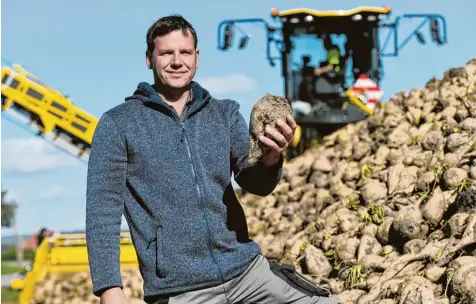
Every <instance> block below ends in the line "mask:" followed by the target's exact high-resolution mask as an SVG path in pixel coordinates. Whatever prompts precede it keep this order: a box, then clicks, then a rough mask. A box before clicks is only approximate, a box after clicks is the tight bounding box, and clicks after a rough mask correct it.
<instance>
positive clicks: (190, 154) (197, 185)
mask: <svg viewBox="0 0 476 304" xmlns="http://www.w3.org/2000/svg"><path fill="white" fill-rule="evenodd" d="M187 109H188V107H185V109H184V112H183V113H182V118H180V117H179V121H180V125H181V127H182V136H181V140H182V141H183V142H185V146H186V148H187V153H188V158H189V160H190V165H191V167H192V174H193V178H194V179H195V187H196V189H197V193H198V197H199V200H200V205H201V207H202V211H203V219H204V220H205V226H206V228H207V238H208V251H209V252H210V255H211V257H212V259H213V261H214V262H215V266H216V270H217V272H218V278H219V279H220V283H221V284H223V283H224V281H225V279H224V278H223V273H222V271H221V269H220V265H218V262H217V260H216V258H215V256H214V255H213V251H212V240H211V232H210V227H209V225H208V220H207V217H206V214H205V203H204V201H203V196H202V191H201V190H200V186H199V184H198V178H197V175H196V173H195V166H194V164H193V159H192V153H191V152H190V146H189V144H188V140H187V135H186V134H185V125H184V120H183V117H185V114H186V110H187ZM177 116H178V115H177Z"/></svg>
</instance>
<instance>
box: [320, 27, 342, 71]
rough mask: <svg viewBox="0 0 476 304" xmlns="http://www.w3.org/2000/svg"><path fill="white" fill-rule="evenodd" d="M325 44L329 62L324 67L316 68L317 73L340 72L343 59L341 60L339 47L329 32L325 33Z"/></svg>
mask: <svg viewBox="0 0 476 304" xmlns="http://www.w3.org/2000/svg"><path fill="white" fill-rule="evenodd" d="M323 36H324V37H323V46H324V48H325V49H326V52H327V58H326V61H327V64H326V65H325V66H323V67H318V68H316V69H315V75H316V76H320V75H322V74H325V73H329V72H332V71H334V72H337V73H338V72H340V70H341V61H340V58H341V56H340V51H339V47H338V46H336V45H334V44H333V43H332V41H331V37H330V36H329V35H327V34H324V35H323Z"/></svg>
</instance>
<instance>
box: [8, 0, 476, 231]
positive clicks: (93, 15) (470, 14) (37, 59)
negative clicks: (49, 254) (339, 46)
mask: <svg viewBox="0 0 476 304" xmlns="http://www.w3.org/2000/svg"><path fill="white" fill-rule="evenodd" d="M331 2H332V3H331ZM205 3H206V4H205ZM356 3H358V4H356ZM387 4H388V5H390V6H391V7H392V15H391V17H392V18H395V17H396V16H398V15H401V14H405V13H439V14H442V15H444V16H445V17H446V21H447V24H448V44H447V45H445V46H435V45H433V44H431V43H428V44H427V45H423V46H422V45H419V44H418V43H417V42H416V41H415V40H413V41H412V42H410V43H409V44H408V45H407V46H406V47H405V48H404V49H403V50H402V51H401V54H400V56H398V57H396V58H393V57H390V58H385V59H384V62H383V64H384V68H385V76H384V79H383V81H382V83H381V85H382V88H383V90H384V92H385V97H384V99H388V98H389V97H390V96H392V95H393V94H395V93H397V92H398V91H402V90H405V91H407V90H410V89H412V88H421V87H423V86H424V85H425V83H426V82H427V81H428V80H429V79H430V78H432V77H433V76H436V77H442V76H443V73H444V72H445V71H446V70H448V69H449V68H452V67H459V66H463V65H465V64H466V62H467V61H468V60H469V59H470V58H471V57H473V56H476V40H475V39H470V37H474V30H475V29H476V19H475V18H474V11H475V9H476V1H474V0H454V1H444V0H419V1H414V0H399V1H396V0H393V1H392V0H388V1H381V0H368V1H366V2H365V3H363V2H356V1H352V0H334V1H326V2H321V1H315V0H295V2H294V4H293V5H291V1H284V0H274V1H268V0H260V1H256V2H255V3H253V1H251V0H240V1H238V0H228V1H223V0H220V1H219V0H207V1H193V0H183V1H156V0H150V1H149V0H142V1H125V0H114V1H112V0H109V1H92V0H82V1H62V0H44V1H34V0H2V23H1V27H2V28H1V34H2V36H1V39H2V40H1V55H2V59H6V60H8V61H10V62H13V63H17V64H20V65H22V66H23V67H24V68H26V69H27V70H28V71H30V72H31V73H33V74H34V75H36V76H37V77H38V78H39V79H40V80H41V81H43V82H45V83H46V84H48V85H49V86H51V87H53V88H55V89H58V90H60V91H61V92H63V93H65V94H68V95H69V96H70V98H71V100H72V102H73V103H75V104H76V105H78V106H80V107H81V108H83V109H84V110H86V111H88V112H89V113H91V114H93V115H95V116H96V117H100V116H101V114H102V113H104V112H105V111H107V110H108V109H110V108H112V107H114V106H116V105H117V104H119V103H122V102H123V101H124V98H125V97H126V96H129V95H131V94H132V92H133V91H134V89H135V88H136V86H137V84H138V83H139V82H141V81H149V82H151V81H152V74H151V72H150V70H148V69H147V67H146V65H145V57H144V52H145V47H146V45H145V33H146V32H147V29H148V28H149V26H150V25H151V24H152V23H153V22H154V21H155V20H156V19H158V18H160V17H162V16H164V15H167V14H181V15H183V16H184V17H185V18H187V19H188V20H189V21H190V22H191V23H192V25H193V26H194V27H195V29H196V31H197V33H198V40H199V41H198V46H199V49H200V66H199V68H198V71H197V74H196V77H195V80H196V81H198V82H199V83H201V84H202V85H203V86H204V87H205V88H207V89H208V90H209V91H210V92H211V93H212V94H213V95H214V96H215V97H218V98H231V99H235V100H237V101H238V102H239V103H240V105H241V112H242V113H243V115H244V116H245V118H246V120H247V121H249V116H250V111H251V108H252V106H253V105H254V103H255V102H256V101H257V100H258V99H259V98H260V97H262V96H263V95H265V94H266V93H271V94H277V95H283V94H284V88H283V80H282V77H281V70H280V67H279V62H278V65H277V66H276V67H271V66H270V65H269V64H268V62H267V60H266V57H265V52H264V50H265V47H266V42H265V40H264V38H265V36H264V32H263V31H262V29H261V28H260V27H259V26H256V25H254V26H243V27H242V29H244V30H245V31H246V32H248V33H250V34H251V40H250V42H249V45H248V48H247V49H245V50H237V49H234V50H230V51H227V52H221V51H219V50H218V49H217V26H218V24H219V23H220V22H221V21H222V20H224V19H229V18H251V17H256V18H264V19H266V20H268V21H269V22H271V21H272V20H271V18H270V9H271V8H273V7H275V8H277V9H279V10H284V9H291V8H297V7H305V8H311V9H318V10H337V9H351V8H353V7H355V6H358V5H369V6H374V5H375V6H384V5H387ZM417 24H418V22H414V21H412V22H403V23H402V27H401V29H400V30H401V32H400V35H405V34H408V33H410V30H411V29H413V27H415V26H416V25H417ZM427 33H428V32H427V29H426V28H425V29H424V34H425V35H426V36H427V37H429V36H428V35H427ZM402 38H403V37H402ZM235 45H236V42H235ZM2 64H3V62H2ZM1 127H2V131H1V136H2V138H1V141H2V153H1V154H2V158H1V161H2V176H1V184H2V189H6V190H8V191H9V197H10V198H12V199H14V200H15V201H16V202H17V203H18V205H19V210H18V216H17V221H18V232H19V233H22V234H23V233H33V232H36V231H38V230H39V229H40V228H41V227H48V228H50V229H55V230H57V231H68V230H82V229H84V222H85V203H86V200H85V193H86V175H87V164H85V163H83V162H80V161H79V160H77V159H75V158H73V157H71V156H70V155H67V154H65V153H63V152H61V151H59V150H58V149H56V148H54V147H52V146H51V145H50V144H49V143H47V142H46V141H44V140H42V139H41V138H38V137H35V136H33V135H32V134H31V133H29V132H26V131H25V130H24V129H22V128H21V127H19V126H18V125H16V124H14V123H12V122H11V121H9V120H6V119H5V116H4V115H3V114H2V126H1ZM124 227H125V226H124ZM12 233H13V231H12V229H6V228H3V229H2V235H10V234H12Z"/></svg>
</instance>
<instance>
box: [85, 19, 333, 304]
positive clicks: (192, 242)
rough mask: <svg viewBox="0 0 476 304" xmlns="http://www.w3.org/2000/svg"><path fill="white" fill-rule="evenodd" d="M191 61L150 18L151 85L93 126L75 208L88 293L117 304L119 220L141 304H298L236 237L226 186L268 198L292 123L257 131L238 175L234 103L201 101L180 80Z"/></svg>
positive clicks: (256, 252) (179, 42)
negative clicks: (82, 216)
mask: <svg viewBox="0 0 476 304" xmlns="http://www.w3.org/2000/svg"><path fill="white" fill-rule="evenodd" d="M198 62H199V50H198V48H197V36H196V33H195V30H194V29H193V27H192V26H191V25H190V24H189V23H188V22H187V21H186V20H185V19H183V18H182V17H180V16H169V17H164V18H161V19H159V20H158V21H157V22H156V23H154V24H153V25H152V26H151V27H150V29H149V31H148V33H147V51H146V63H147V66H148V68H149V69H151V70H152V72H153V75H154V84H153V85H149V84H148V83H145V82H142V83H139V85H138V88H137V90H136V91H135V92H134V94H133V95H132V96H130V97H127V98H126V102H125V103H122V104H120V105H118V106H116V107H114V108H112V109H110V110H109V111H107V112H105V113H104V114H103V115H102V117H101V119H100V121H99V123H98V126H97V128H96V131H95V135H94V139H93V144H92V150H91V153H90V158H89V168H88V184H87V207H86V211H87V213H86V236H87V246H88V254H89V263H90V270H91V276H92V282H93V291H94V294H95V295H97V296H100V297H101V301H102V303H105V304H108V303H114V304H116V303H127V301H128V300H127V298H126V296H125V295H124V292H123V291H122V288H123V285H122V282H121V273H120V269H119V266H120V265H119V232H120V225H121V216H122V214H123V213H124V215H125V217H126V219H127V222H128V225H129V227H130V232H131V236H132V239H133V242H134V246H135V248H136V252H137V256H138V260H139V265H140V271H141V274H142V277H143V279H144V286H143V287H144V295H145V297H144V300H145V301H146V302H147V303H192V304H193V303H211V304H213V303H238V302H242V303H251V302H260V303H288V302H290V303H309V301H310V299H311V297H310V296H308V295H307V294H306V293H305V292H307V291H306V290H304V289H302V288H301V289H302V290H304V291H302V290H301V291H300V290H298V289H295V288H292V287H291V285H289V284H287V283H286V282H285V280H283V279H281V278H280V277H278V276H277V275H274V273H273V272H272V270H273V271H276V269H277V266H279V265H277V264H273V265H274V266H273V268H270V266H269V265H270V264H269V262H268V260H266V259H265V258H264V257H263V256H262V255H260V248H259V246H258V245H257V244H256V243H255V242H253V241H251V240H249V239H248V232H247V230H246V219H245V218H244V214H243V210H242V209H241V208H240V205H239V203H238V201H237V198H236V196H235V194H234V191H233V188H232V186H231V173H232V172H234V174H235V180H236V182H237V183H238V184H239V185H240V186H241V187H242V188H243V189H245V190H247V191H249V192H251V193H254V194H257V195H261V196H264V195H268V194H270V193H271V192H272V191H273V190H274V188H275V186H276V185H277V183H278V182H279V180H280V178H281V174H282V162H283V157H282V152H283V150H284V149H285V148H286V147H287V146H288V145H289V143H290V142H291V141H292V138H293V134H294V129H295V127H296V123H295V122H294V120H293V119H292V117H288V119H287V122H284V121H280V122H278V126H279V128H280V129H281V130H282V132H283V134H281V133H280V132H278V130H277V129H269V130H268V132H267V133H266V136H262V137H261V141H262V142H263V143H264V144H265V145H267V146H269V147H271V151H270V152H269V153H268V154H267V155H265V156H263V159H262V161H261V162H259V163H258V164H257V165H255V166H253V167H250V166H249V165H247V157H248V128H247V127H248V126H247V125H246V123H245V120H244V118H243V116H242V115H241V114H240V112H239V105H238V103H237V102H236V101H233V100H218V99H215V98H213V97H212V96H211V95H210V93H208V91H207V90H206V89H205V88H202V87H201V86H200V85H199V84H198V83H197V82H195V81H193V80H192V79H193V77H194V75H195V71H196V69H197V67H198ZM284 273H285V274H291V275H292V274H293V272H284ZM302 285H303V286H304V288H307V289H312V288H313V286H310V285H304V284H302ZM314 299H315V301H314V302H315V303H317V302H318V301H319V300H320V299H321V298H320V297H317V296H314ZM326 301H327V299H326ZM319 303H322V302H319ZM326 303H327V302H326ZM329 303H333V302H329Z"/></svg>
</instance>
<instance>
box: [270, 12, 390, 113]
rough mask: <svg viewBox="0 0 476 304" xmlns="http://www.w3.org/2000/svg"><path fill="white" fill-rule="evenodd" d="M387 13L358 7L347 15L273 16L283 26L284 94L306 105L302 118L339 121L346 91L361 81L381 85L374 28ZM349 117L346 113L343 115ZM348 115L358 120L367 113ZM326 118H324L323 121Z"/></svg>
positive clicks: (379, 62)
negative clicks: (365, 78) (368, 80)
mask: <svg viewBox="0 0 476 304" xmlns="http://www.w3.org/2000/svg"><path fill="white" fill-rule="evenodd" d="M389 12H390V9H389V8H373V7H371V8H357V9H354V10H350V11H330V12H329V11H317V10H309V9H294V10H289V11H282V12H280V13H277V12H275V13H274V15H275V16H274V17H275V18H279V19H280V21H281V23H282V41H283V62H282V64H283V67H282V68H283V76H284V79H285V82H286V83H285V88H286V89H285V95H286V97H287V98H288V100H291V101H293V102H295V103H300V102H302V103H303V104H308V105H310V107H309V106H308V109H307V110H303V113H305V114H306V115H307V114H309V111H311V112H313V115H312V116H313V117H315V118H317V119H318V118H319V116H324V115H326V116H327V118H329V117H330V116H329V115H327V114H328V113H329V111H331V112H333V113H334V114H335V115H334V117H337V116H338V115H337V112H336V111H342V110H343V108H345V107H346V106H347V105H348V102H347V101H348V99H349V98H348V96H347V91H348V89H349V87H351V86H352V85H353V84H354V83H355V81H356V80H357V79H358V78H359V77H360V76H361V75H365V76H366V77H368V78H370V79H372V80H373V81H374V82H376V83H378V82H379V81H380V74H381V72H380V69H381V59H380V56H379V43H378V38H377V37H378V33H377V30H378V24H379V21H380V20H382V19H385V18H386V17H387V15H388V14H389ZM319 114H322V115H319ZM346 114H349V113H346ZM354 116H355V117H354V118H351V117H349V116H348V115H347V116H346V118H345V121H346V122H349V120H350V121H357V120H360V119H362V118H363V116H365V113H358V112H356V113H355V115H354ZM323 119H324V118H323Z"/></svg>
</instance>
